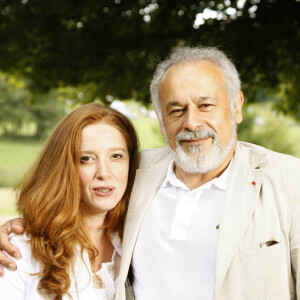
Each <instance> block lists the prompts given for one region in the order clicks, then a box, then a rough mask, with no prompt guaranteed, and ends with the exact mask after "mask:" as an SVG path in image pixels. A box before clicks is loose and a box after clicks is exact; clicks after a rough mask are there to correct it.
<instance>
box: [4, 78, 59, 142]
mask: <svg viewBox="0 0 300 300" xmlns="http://www.w3.org/2000/svg"><path fill="white" fill-rule="evenodd" d="M0 106H1V110H0V135H3V136H6V137H17V136H18V137H20V136H34V137H35V138H39V139H40V138H45V137H46V136H47V135H48V133H49V131H50V130H51V129H52V128H53V126H54V125H55V124H56V123H57V122H58V120H59V119H60V118H61V117H62V116H63V115H64V114H65V111H64V106H63V104H62V103H61V102H59V101H58V91H53V90H51V91H50V92H49V93H47V94H46V95H42V96H37V95H32V94H31V93H30V91H29V90H28V87H27V85H26V82H25V81H24V80H20V79H18V78H16V77H15V76H9V75H7V74H0Z"/></svg>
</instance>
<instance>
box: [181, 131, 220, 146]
mask: <svg viewBox="0 0 300 300" xmlns="http://www.w3.org/2000/svg"><path fill="white" fill-rule="evenodd" d="M207 137H211V138H213V139H217V133H216V132H215V131H214V130H213V129H212V128H202V129H198V130H197V131H187V130H185V131H182V132H179V133H178V134H177V135H176V137H175V139H176V142H178V143H179V144H180V143H182V142H184V141H186V140H194V139H203V138H207Z"/></svg>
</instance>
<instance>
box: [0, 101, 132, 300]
mask: <svg viewBox="0 0 300 300" xmlns="http://www.w3.org/2000/svg"><path fill="white" fill-rule="evenodd" d="M137 163H138V145H137V138H136V134H135V131H134V128H133V126H132V125H131V123H130V122H129V121H128V120H127V119H126V118H125V117H124V116H123V115H122V114H120V113H119V112H117V111H115V110H113V109H110V108H105V107H103V106H102V105H100V104H96V103H92V104H86V105H83V106H81V107H80V108H77V109H75V110H74V111H73V112H71V113H70V114H69V115H67V116H66V117H65V118H64V119H62V120H61V122H60V123H59V124H58V125H57V127H56V128H55V129H54V131H53V133H52V134H51V136H50V137H49V139H48V140H47V142H46V144H45V146H44V148H43V150H42V152H41V154H40V156H39V158H38V159H37V161H36V163H35V164H34V165H33V166H32V167H31V168H30V169H29V171H28V172H27V173H26V174H25V176H24V177H23V178H22V179H21V181H20V182H19V183H18V185H17V187H16V191H17V194H18V198H17V208H18V211H19V212H20V214H22V215H23V219H24V225H25V231H26V235H22V236H16V235H12V236H11V240H12V241H13V243H14V244H15V245H16V246H17V247H18V248H19V249H20V251H21V253H22V258H21V259H20V260H18V261H17V265H18V269H17V271H15V272H12V271H7V272H6V274H5V276H4V277H2V278H0V290H1V299H69V298H71V299H98V300H101V299H113V298H114V293H115V283H114V281H115V279H116V277H117V274H118V273H117V272H118V261H119V255H120V252H119V248H120V245H119V244H120V239H122V232H123V225H124V218H125V213H126V209H127V205H128V201H129V195H130V192H131V189H132V185H133V181H134V176H135V170H136V167H137Z"/></svg>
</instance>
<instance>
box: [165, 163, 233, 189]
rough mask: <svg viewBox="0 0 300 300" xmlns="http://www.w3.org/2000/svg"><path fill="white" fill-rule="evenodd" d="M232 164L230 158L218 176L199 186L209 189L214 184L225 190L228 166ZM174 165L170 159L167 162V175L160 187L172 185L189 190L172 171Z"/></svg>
mask: <svg viewBox="0 0 300 300" xmlns="http://www.w3.org/2000/svg"><path fill="white" fill-rule="evenodd" d="M231 165H232V160H231V161H230V163H229V165H228V167H227V168H226V169H225V171H224V172H223V173H222V174H221V175H220V176H219V177H216V178H214V179H212V180H210V181H208V182H206V183H205V184H203V185H201V186H200V187H199V188H201V189H210V188H212V186H215V187H216V188H218V189H220V190H223V191H226V188H227V183H228V179H229V172H230V168H231ZM174 166H175V162H174V160H172V161H171V162H170V164H169V167H168V171H167V175H166V177H165V179H164V181H163V183H162V185H161V187H162V188H165V187H168V186H173V187H178V188H182V189H184V190H189V188H188V187H187V186H186V185H185V184H184V183H183V182H182V181H181V180H179V179H178V178H177V177H176V174H175V172H174Z"/></svg>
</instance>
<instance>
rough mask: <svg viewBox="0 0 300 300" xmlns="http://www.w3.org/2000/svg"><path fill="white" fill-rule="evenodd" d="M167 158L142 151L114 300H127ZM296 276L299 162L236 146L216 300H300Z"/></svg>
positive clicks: (159, 151)
mask: <svg viewBox="0 0 300 300" xmlns="http://www.w3.org/2000/svg"><path fill="white" fill-rule="evenodd" d="M171 159H172V154H171V152H170V150H169V149H168V148H164V149H153V150H146V151H143V152H142V158H141V164H140V168H139V169H138V170H137V174H136V179H135V184H134V188H133V192H132V196H131V200H130V204H129V209H128V213H127V221H126V225H125V231H124V238H123V245H122V258H121V269H120V275H119V285H118V287H117V294H116V300H125V299H126V297H125V288H124V282H125V280H126V277H127V273H128V269H129V266H130V262H131V258H132V254H133V251H134V246H135V243H136V240H137V238H138V233H139V229H140V226H141V224H142V221H143V218H144V216H145V213H146V212H147V209H148V207H149V205H150V203H151V201H152V199H153V198H154V196H155V193H156V192H157V190H158V188H159V187H160V185H161V183H162V181H163V180H164V177H165V175H166V172H167V168H168V166H169V163H170V161H171ZM270 241H271V242H270ZM273 243H275V244H274V245H271V244H273ZM268 245H271V246H268ZM156 270H157V269H156V268H155V269H153V273H154V274H153V276H155V272H156ZM299 270H300V160H299V159H297V158H294V157H291V156H288V155H284V154H279V153H276V152H272V151H270V150H267V149H265V148H262V147H260V146H257V145H253V144H249V143H244V142H238V144H237V147H236V150H235V154H234V157H233V163H232V167H231V170H230V175H229V183H228V189H227V191H226V195H225V202H224V207H223V212H222V217H221V222H220V229H219V237H218V241H217V257H216V279H215V287H214V299H215V300H221V299H222V300H223V299H226V300H243V299H245V300H262V299H269V300H288V299H300V275H299V274H300V272H299ZM166 280H167V279H166ZM183 300H184V299H183ZM191 300H192V299H191Z"/></svg>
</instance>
